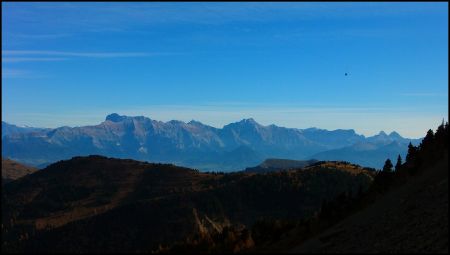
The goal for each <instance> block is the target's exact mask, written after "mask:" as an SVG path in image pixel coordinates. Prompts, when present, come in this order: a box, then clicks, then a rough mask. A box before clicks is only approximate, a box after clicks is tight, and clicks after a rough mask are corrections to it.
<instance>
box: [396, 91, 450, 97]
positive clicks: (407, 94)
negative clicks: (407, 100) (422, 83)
mask: <svg viewBox="0 0 450 255" xmlns="http://www.w3.org/2000/svg"><path fill="white" fill-rule="evenodd" d="M400 95H402V96H407V97H435V96H442V95H444V94H439V93H427V92H423V93H420V92H419V93H402V94H400Z"/></svg>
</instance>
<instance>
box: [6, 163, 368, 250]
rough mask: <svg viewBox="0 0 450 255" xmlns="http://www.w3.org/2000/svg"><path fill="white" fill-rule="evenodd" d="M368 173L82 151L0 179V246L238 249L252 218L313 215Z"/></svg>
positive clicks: (341, 166) (246, 242)
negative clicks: (189, 164) (201, 167)
mask: <svg viewBox="0 0 450 255" xmlns="http://www.w3.org/2000/svg"><path fill="white" fill-rule="evenodd" d="M372 180H373V173H372V172H370V171H368V170H366V169H362V168H360V167H357V166H354V165H348V167H346V164H345V163H330V164H328V165H321V164H317V165H315V166H313V167H310V168H309V169H304V170H301V171H299V170H290V171H282V172H276V173H267V174H249V173H235V174H217V173H200V172H198V171H196V170H191V169H187V168H181V167H176V166H173V165H167V164H149V163H143V162H138V161H133V160H120V159H112V158H105V157H99V156H90V157H76V158H73V159H71V160H68V161H61V162H58V163H55V164H53V165H51V166H49V167H47V168H46V169H43V170H41V171H39V172H37V173H34V174H31V175H28V176H25V177H24V178H21V179H19V180H17V181H14V182H11V183H9V184H6V185H5V186H4V189H3V192H2V251H16V252H17V251H19V252H30V251H34V252H150V251H187V250H186V249H185V248H186V247H189V251H210V252H211V251H234V252H236V251H239V250H243V249H246V248H250V247H252V246H253V245H254V242H253V239H252V232H251V230H252V226H253V225H254V224H255V222H256V221H258V220H260V219H302V218H305V217H309V216H311V215H313V214H315V213H317V211H318V210H319V208H320V206H321V202H322V201H324V200H332V199H334V198H335V197H336V196H337V195H338V194H342V193H343V192H347V193H348V192H350V193H353V194H356V193H357V191H358V190H360V189H367V188H368V186H369V185H370V183H371V182H372ZM177 249H178V250H177ZM180 249H181V250H180Z"/></svg>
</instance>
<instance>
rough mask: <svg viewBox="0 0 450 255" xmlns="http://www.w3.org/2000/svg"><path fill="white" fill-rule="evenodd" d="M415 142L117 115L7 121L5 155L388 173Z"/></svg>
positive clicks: (42, 160) (31, 161) (42, 162)
mask: <svg viewBox="0 0 450 255" xmlns="http://www.w3.org/2000/svg"><path fill="white" fill-rule="evenodd" d="M420 140H421V139H408V138H403V137H401V136H400V135H399V134H398V133H396V132H392V133H391V134H389V135H387V134H385V133H384V132H380V134H378V135H375V136H372V137H365V136H364V135H359V134H356V133H355V131H354V130H352V129H350V130H342V129H338V130H333V131H329V130H324V129H317V128H308V129H296V128H285V127H278V126H276V125H268V126H263V125H261V124H259V123H257V122H256V121H255V120H253V119H251V118H250V119H243V120H241V121H239V122H235V123H230V124H228V125H225V126H224V127H223V128H221V129H220V128H214V127H211V126H208V125H204V124H202V123H200V122H198V121H194V120H192V121H190V122H188V123H185V122H182V121H177V120H172V121H168V122H161V121H157V120H151V119H149V118H147V117H144V116H135V117H129V116H122V115H118V114H116V113H113V114H110V115H108V116H107V117H106V119H105V121H104V122H102V123H100V124H98V125H94V126H83V127H67V126H64V127H59V128H55V129H42V128H29V127H26V128H21V127H18V126H15V125H11V124H8V123H5V122H2V156H3V157H8V158H11V159H13V160H16V161H19V162H22V163H25V164H28V165H32V166H37V167H43V166H46V165H48V164H50V163H52V162H55V161H58V160H62V159H69V158H71V157H73V156H87V155H92V154H97V155H104V156H108V157H116V158H131V159H136V160H142V161H151V162H162V163H173V164H177V165H182V166H187V167H191V168H197V169H200V170H215V171H233V170H241V169H245V168H246V167H250V166H255V165H257V164H259V163H260V162H262V161H263V160H265V159H267V158H286V159H293V160H309V159H317V160H325V159H330V160H345V161H350V162H353V163H357V164H361V165H364V166H368V167H375V168H381V167H382V166H383V163H384V161H385V160H386V158H387V157H390V158H391V159H392V160H394V159H395V158H396V157H397V155H398V154H400V155H402V157H404V155H405V154H406V151H407V145H408V143H409V142H412V143H413V144H418V143H420Z"/></svg>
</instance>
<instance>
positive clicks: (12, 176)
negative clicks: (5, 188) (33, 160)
mask: <svg viewBox="0 0 450 255" xmlns="http://www.w3.org/2000/svg"><path fill="white" fill-rule="evenodd" d="M36 171H37V169H36V168H34V167H29V166H25V165H22V164H20V163H18V162H15V161H13V160H10V159H4V158H2V184H4V183H8V182H10V181H13V180H17V179H19V178H21V177H23V176H25V175H27V174H31V173H34V172H36Z"/></svg>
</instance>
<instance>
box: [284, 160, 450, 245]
mask: <svg viewBox="0 0 450 255" xmlns="http://www.w3.org/2000/svg"><path fill="white" fill-rule="evenodd" d="M289 252H293V253H341V252H345V253H347V252H355V253H360V252H438V253H448V155H446V156H445V158H444V159H442V160H440V161H438V162H436V164H435V165H434V166H430V167H428V169H425V170H424V171H423V172H422V173H420V174H418V175H417V176H414V177H413V179H411V180H410V181H408V182H407V183H406V184H404V185H402V186H400V187H398V188H395V189H393V190H390V191H389V192H387V193H386V194H385V195H384V196H383V197H381V198H380V199H378V200H377V201H376V202H375V203H374V204H372V205H370V206H368V207H366V208H365V209H363V210H362V211H360V212H357V213H355V214H354V215H352V216H350V217H348V218H347V219H345V220H343V221H342V222H341V223H339V224H337V225H335V226H334V227H332V228H330V229H328V230H327V231H325V232H324V233H322V234H320V235H319V236H317V237H314V238H312V239H310V240H308V241H306V242H304V243H303V244H302V245H300V246H298V247H295V248H294V249H292V250H290V251H289Z"/></svg>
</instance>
